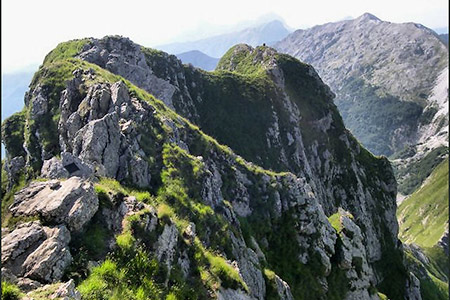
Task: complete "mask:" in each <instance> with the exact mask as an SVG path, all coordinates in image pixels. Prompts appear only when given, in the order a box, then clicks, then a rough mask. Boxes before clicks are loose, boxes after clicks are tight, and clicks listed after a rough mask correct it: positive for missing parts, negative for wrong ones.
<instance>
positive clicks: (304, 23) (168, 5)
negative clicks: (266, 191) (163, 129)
mask: <svg viewBox="0 0 450 300" xmlns="http://www.w3.org/2000/svg"><path fill="white" fill-rule="evenodd" d="M1 3H2V73H4V72H10V71H13V70H17V69H22V68H24V67H27V66H29V65H33V64H34V65H36V64H40V63H41V62H42V60H43V58H44V56H45V54H46V53H48V52H49V51H50V50H51V49H53V48H54V47H55V46H56V45H57V44H58V43H59V42H62V41H66V40H70V39H74V38H83V37H99V38H100V37H103V36H105V35H108V34H120V35H123V36H127V37H130V38H131V39H132V40H133V41H135V42H137V43H139V44H142V45H145V46H150V47H151V46H154V45H158V44H163V43H167V42H172V41H174V39H183V37H185V38H187V37H193V36H196V35H199V36H200V35H203V36H204V35H206V34H208V33H211V32H212V31H215V30H220V29H224V28H226V27H227V26H228V27H229V26H230V25H233V24H237V23H239V22H243V21H246V20H255V19H257V18H258V17H260V16H262V15H265V14H276V15H279V16H280V17H282V18H283V19H284V21H285V22H286V24H287V25H288V26H290V27H292V28H295V29H298V28H305V27H310V26H313V25H317V24H323V23H326V22H332V21H337V20H341V19H344V18H348V17H358V16H359V15H361V14H363V13H364V12H370V13H372V14H374V15H376V16H377V17H379V18H380V19H382V20H385V21H390V22H398V23H400V22H416V23H421V24H423V25H425V26H427V27H430V28H438V27H447V26H448V25H447V24H448V1H447V0H427V1H424V0H378V1H362V0H341V1H336V0H329V1H321V0H308V1H299V0H290V1H288V0H276V1H273V0H271V1H268V0H251V1H248V0H226V1H211V0H191V1H186V0H184V1H173V0H172V1H170V0H158V1H138V0H126V1H116V0H108V1H103V0H77V1H73V0H71V1H67V0H39V1H37V0H2V1H1Z"/></svg>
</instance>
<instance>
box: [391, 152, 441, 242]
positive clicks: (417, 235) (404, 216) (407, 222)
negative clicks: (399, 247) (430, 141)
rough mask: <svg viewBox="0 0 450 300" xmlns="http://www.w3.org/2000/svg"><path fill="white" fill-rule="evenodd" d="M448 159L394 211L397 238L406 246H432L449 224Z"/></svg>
mask: <svg viewBox="0 0 450 300" xmlns="http://www.w3.org/2000/svg"><path fill="white" fill-rule="evenodd" d="M448 200H449V198H448V158H447V159H446V160H444V161H443V162H442V163H441V164H439V165H438V166H437V167H436V168H435V169H434V171H433V172H432V173H431V175H430V177H428V179H427V180H426V181H425V183H424V184H423V185H422V186H421V187H420V188H419V189H418V190H417V191H415V192H414V193H413V194H412V195H411V196H409V197H408V198H407V199H406V200H405V201H403V202H402V203H401V204H400V206H399V208H398V211H397V216H398V220H399V225H400V231H399V237H400V239H401V240H402V241H403V242H405V243H415V244H417V245H419V246H421V247H432V246H434V245H435V244H436V243H437V242H438V240H439V239H440V237H441V236H442V234H443V233H444V230H445V226H446V223H447V222H448V217H449V216H448Z"/></svg>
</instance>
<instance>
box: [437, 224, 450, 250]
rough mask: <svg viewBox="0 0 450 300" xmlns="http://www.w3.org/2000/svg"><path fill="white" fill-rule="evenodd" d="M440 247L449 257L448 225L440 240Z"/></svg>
mask: <svg viewBox="0 0 450 300" xmlns="http://www.w3.org/2000/svg"><path fill="white" fill-rule="evenodd" d="M438 245H439V247H441V248H442V249H444V252H445V254H447V255H448V223H447V227H446V229H445V232H444V234H443V235H442V236H441V238H440V240H439V241H438Z"/></svg>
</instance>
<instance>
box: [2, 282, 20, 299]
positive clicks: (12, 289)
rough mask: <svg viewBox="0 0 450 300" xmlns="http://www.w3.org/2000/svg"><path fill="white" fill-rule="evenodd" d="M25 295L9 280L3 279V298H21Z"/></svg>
mask: <svg viewBox="0 0 450 300" xmlns="http://www.w3.org/2000/svg"><path fill="white" fill-rule="evenodd" d="M22 297H23V293H22V292H21V291H20V289H19V288H18V287H17V286H16V285H14V284H12V283H9V282H8V281H2V299H3V300H19V299H21V298H22Z"/></svg>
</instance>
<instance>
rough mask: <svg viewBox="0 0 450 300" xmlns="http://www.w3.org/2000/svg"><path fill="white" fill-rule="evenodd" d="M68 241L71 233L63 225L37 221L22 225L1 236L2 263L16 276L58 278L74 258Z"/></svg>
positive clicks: (44, 280)
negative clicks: (51, 226)
mask: <svg viewBox="0 0 450 300" xmlns="http://www.w3.org/2000/svg"><path fill="white" fill-rule="evenodd" d="M69 242H70V233H69V231H68V230H67V228H66V227H65V226H64V225H61V226H57V227H53V228H50V227H45V226H42V225H41V224H40V222H38V221H34V222H29V223H25V224H22V225H19V226H18V227H17V228H16V229H15V230H13V231H12V232H11V233H9V234H7V235H5V236H2V265H3V267H4V268H5V269H6V271H9V272H11V273H12V274H13V275H14V276H16V277H25V278H29V279H32V280H37V281H39V282H53V281H56V280H59V279H61V277H62V275H63V273H64V270H65V268H66V267H68V266H69V264H70V263H71V261H72V256H71V255H70V252H69V250H68V244H69Z"/></svg>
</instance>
